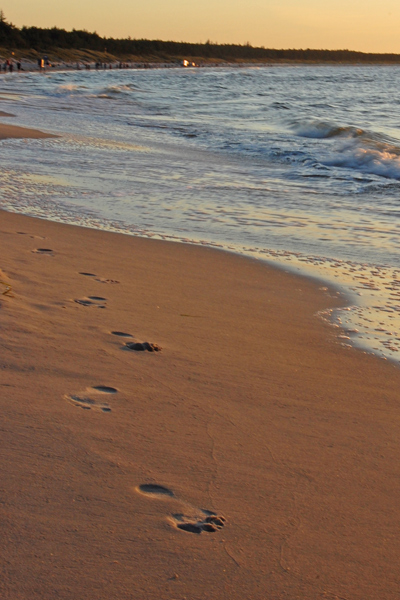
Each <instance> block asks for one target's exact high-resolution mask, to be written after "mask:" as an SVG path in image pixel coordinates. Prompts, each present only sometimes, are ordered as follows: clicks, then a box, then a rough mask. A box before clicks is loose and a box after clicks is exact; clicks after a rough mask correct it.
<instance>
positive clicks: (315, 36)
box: [0, 0, 400, 53]
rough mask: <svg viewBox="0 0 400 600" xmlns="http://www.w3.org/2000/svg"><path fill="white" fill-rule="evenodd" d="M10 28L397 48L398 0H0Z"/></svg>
mask: <svg viewBox="0 0 400 600" xmlns="http://www.w3.org/2000/svg"><path fill="white" fill-rule="evenodd" d="M0 7H1V8H2V9H3V11H4V13H5V16H6V18H7V20H8V21H11V22H12V23H14V24H15V25H17V26H19V27H20V26H22V25H28V26H29V25H36V26H38V27H53V26H57V27H62V28H65V29H72V28H75V29H87V30H88V31H97V33H99V34H100V35H104V36H109V37H128V36H131V37H132V38H148V39H163V40H175V41H188V42H205V41H207V40H208V39H209V40H211V41H215V42H219V43H226V42H232V43H240V44H245V43H246V42H250V43H251V44H252V45H254V46H265V47H268V48H327V49H343V48H346V49H349V50H362V51H364V52H396V53H400V35H399V29H400V27H399V26H400V2H399V0H381V1H380V2H378V1H377V0H246V1H244V0H202V2H198V3H189V2H186V1H184V0H147V1H146V3H144V2H142V3H140V4H139V3H137V2H133V1H132V0H113V1H112V2H111V1H108V0H57V1H54V2H49V0H2V2H1V4H0Z"/></svg>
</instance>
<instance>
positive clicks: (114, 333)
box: [111, 331, 133, 338]
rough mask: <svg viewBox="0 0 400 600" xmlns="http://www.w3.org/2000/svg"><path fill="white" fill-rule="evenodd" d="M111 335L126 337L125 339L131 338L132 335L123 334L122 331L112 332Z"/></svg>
mask: <svg viewBox="0 0 400 600" xmlns="http://www.w3.org/2000/svg"><path fill="white" fill-rule="evenodd" d="M111 334H112V335H118V336H119V337H126V338H131V337H133V335H131V334H130V333H125V332H124V331H112V332H111Z"/></svg>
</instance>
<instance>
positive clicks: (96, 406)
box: [65, 385, 118, 412]
mask: <svg viewBox="0 0 400 600" xmlns="http://www.w3.org/2000/svg"><path fill="white" fill-rule="evenodd" d="M117 393H118V390H117V389H116V388H114V387H110V386H108V385H95V386H93V387H91V388H87V390H86V391H85V392H78V394H70V395H66V396H65V398H66V400H68V401H69V402H71V403H72V404H73V405H74V406H79V407H80V408H84V409H85V410H91V409H93V410H98V411H102V412H111V408H110V407H109V405H108V404H106V403H103V402H98V401H97V399H96V398H93V396H96V395H101V394H117Z"/></svg>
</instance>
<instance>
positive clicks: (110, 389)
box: [92, 385, 118, 394]
mask: <svg viewBox="0 0 400 600" xmlns="http://www.w3.org/2000/svg"><path fill="white" fill-rule="evenodd" d="M92 389H94V390H96V391H97V392H102V393H103V394H117V393H118V390H117V388H114V387H109V386H108V385H94V386H93V388H92Z"/></svg>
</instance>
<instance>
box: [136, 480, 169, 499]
mask: <svg viewBox="0 0 400 600" xmlns="http://www.w3.org/2000/svg"><path fill="white" fill-rule="evenodd" d="M137 489H138V491H139V492H142V494H146V495H148V496H170V497H171V498H174V497H175V494H174V492H173V491H172V490H170V489H168V488H166V487H164V486H163V485H157V484H155V483H144V484H142V485H139V487H138V488H137Z"/></svg>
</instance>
